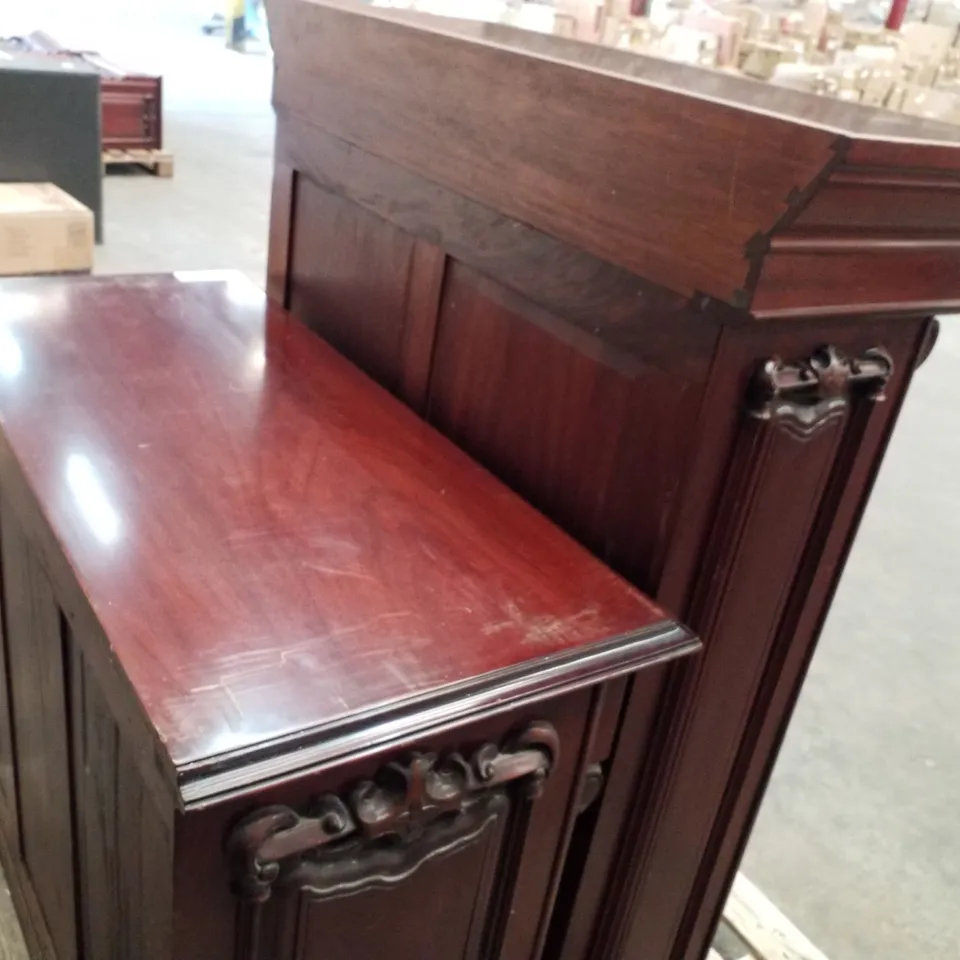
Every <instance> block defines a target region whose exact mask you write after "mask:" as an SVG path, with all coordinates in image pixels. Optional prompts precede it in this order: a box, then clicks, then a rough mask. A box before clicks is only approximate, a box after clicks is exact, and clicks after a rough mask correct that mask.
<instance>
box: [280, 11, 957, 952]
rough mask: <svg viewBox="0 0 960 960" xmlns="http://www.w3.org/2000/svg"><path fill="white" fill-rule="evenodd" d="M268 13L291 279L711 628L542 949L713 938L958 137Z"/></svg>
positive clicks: (672, 77)
mask: <svg viewBox="0 0 960 960" xmlns="http://www.w3.org/2000/svg"><path fill="white" fill-rule="evenodd" d="M267 7H268V14H269V18H270V33H271V40H272V43H273V46H274V51H275V61H276V74H275V85H274V103H275V107H276V112H277V124H278V125H277V145H276V173H275V180H274V195H273V205H272V216H271V246H270V265H269V290H270V294H271V296H272V297H273V298H274V299H275V300H276V301H277V302H279V303H281V304H283V305H286V306H288V307H289V308H290V309H291V310H292V311H293V312H294V313H295V314H296V315H297V316H299V317H301V318H302V319H303V321H304V322H305V323H307V324H308V325H309V326H310V327H311V328H312V329H313V330H315V331H316V332H317V333H318V334H319V335H320V336H321V337H323V338H324V339H326V340H327V341H328V342H329V343H331V344H332V345H333V346H335V347H336V348H337V349H338V350H339V351H341V352H342V353H344V354H345V355H346V356H348V357H349V358H351V359H353V360H354V361H355V362H356V363H357V364H358V365H359V366H360V367H362V368H363V369H364V370H365V371H366V372H367V373H368V374H370V375H371V376H372V377H373V378H375V379H376V380H378V381H379V382H380V383H381V384H383V385H385V386H386V387H387V388H388V389H390V390H391V391H392V392H393V393H394V394H395V395H397V396H398V397H400V398H401V399H403V400H404V401H405V402H406V403H407V404H408V405H409V406H410V407H411V408H412V409H413V410H415V411H416V412H418V413H419V414H420V415H421V416H422V417H423V418H424V419H425V420H427V421H428V422H430V423H431V424H433V425H435V426H436V427H438V428H439V429H440V430H441V431H442V432H443V433H445V434H446V435H447V436H449V437H451V438H452V439H453V440H455V441H456V443H457V444H459V445H460V446H461V447H463V448H464V449H465V450H466V451H468V452H469V453H470V454H472V455H473V456H474V457H476V458H477V459H478V460H479V461H480V462H481V463H483V464H485V465H486V466H487V467H489V468H490V469H491V470H492V471H493V472H494V473H495V474H497V475H498V476H499V477H500V478H502V479H503V480H504V481H506V483H507V484H508V485H509V486H510V487H512V488H513V489H514V490H516V491H518V492H519V493H521V494H522V495H523V496H524V497H525V498H526V499H527V500H529V501H530V502H531V503H532V504H533V505H535V506H536V507H537V508H538V509H540V510H542V511H543V512H544V513H545V514H546V515H547V516H549V517H550V518H551V519H553V520H554V521H555V522H556V523H558V524H559V525H560V526H561V527H563V528H564V529H565V530H567V531H569V532H570V533H571V534H573V535H574V536H575V537H576V538H577V539H578V540H579V541H580V542H581V543H583V544H585V545H586V546H587V547H589V549H590V550H591V551H593V552H594V553H595V554H596V555H597V556H598V557H600V558H602V559H603V560H604V561H605V562H607V563H609V564H610V565H611V566H612V567H613V568H614V569H616V570H617V571H619V572H620V573H621V574H623V575H624V576H625V577H626V578H627V579H628V580H630V581H632V582H633V583H634V584H635V585H637V586H638V587H640V588H641V589H642V590H644V591H646V592H648V593H649V594H650V595H652V596H654V597H656V599H657V600H658V601H659V602H661V603H663V604H664V605H665V606H666V607H667V608H668V609H669V610H671V611H672V612H673V613H674V614H675V615H677V616H678V617H680V618H681V619H682V620H683V621H685V622H687V623H689V624H690V625H691V628H692V629H694V630H696V631H697V633H698V635H699V636H700V637H701V639H702V642H703V644H704V652H703V655H702V656H700V657H697V658H688V659H685V660H679V661H677V662H676V663H674V664H672V665H671V666H670V667H669V668H668V669H667V670H665V671H663V672H662V673H660V674H658V675H652V674H641V675H640V676H639V677H637V678H636V679H635V680H631V681H630V682H629V683H628V684H627V685H626V687H625V688H624V698H623V705H622V712H621V713H620V715H619V720H618V723H617V728H616V733H615V736H614V748H613V753H612V755H611V759H610V761H609V763H608V769H607V773H608V776H607V777H606V778H605V781H604V785H603V789H602V792H601V795H600V797H599V799H598V801H597V802H596V803H595V804H594V806H593V808H592V809H591V811H590V813H589V815H586V816H583V817H581V818H579V819H578V820H577V822H576V824H575V826H574V829H573V833H572V837H571V842H570V851H571V852H570V854H569V855H568V857H567V862H566V866H565V869H564V870H563V872H562V875H561V878H560V881H559V886H558V894H557V897H558V899H557V903H558V907H557V909H555V911H554V916H553V921H552V925H551V928H550V931H549V936H548V939H547V941H546V947H545V949H544V951H543V952H542V953H541V954H540V955H541V956H542V957H544V958H549V960H700V958H702V957H704V956H705V954H706V950H707V947H708V945H709V942H710V938H711V934H712V930H713V928H714V926H715V924H716V922H717V919H718V917H719V915H720V911H721V908H722V905H723V902H724V898H725V894H726V891H727V889H728V887H729V884H730V882H731V881H732V878H733V876H734V873H735V870H736V866H737V862H738V860H739V857H740V855H741V852H742V849H743V846H744V844H745V842H746V838H747V836H748V834H749V829H750V825H751V823H752V820H753V818H754V815H755V813H756V810H757V806H758V804H759V802H760V798H761V796H762V793H763V788H764V785H765V783H766V781H767V778H768V776H769V773H770V770H771V768H772V765H773V762H774V760H775V757H776V753H777V749H778V746H779V744H780V741H781V739H782V737H783V734H784V731H785V728H786V725H787V723H788V721H789V717H790V714H791V711H792V708H793V704H794V702H795V699H796V697H797V695H798V692H799V689H800V686H801V683H802V680H803V677H804V674H805V672H806V669H807V665H808V663H809V661H810V658H811V656H812V654H813V651H814V647H815V644H816V639H817V636H818V634H819V631H820V627H821V624H822V623H823V620H824V617H825V616H826V612H827V610H828V607H829V604H830V600H831V596H832V594H833V591H834V589H835V587H836V584H837V580H838V578H839V576H840V572H841V570H842V568H843V564H844V561H845V559H846V556H847V553H848V551H849V548H850V545H851V542H852V540H853V537H854V535H855V533H856V529H857V524H858V521H859V518H860V516H861V514H862V512H863V510H864V508H865V505H866V502H867V498H868V495H869V491H870V488H871V486H872V483H873V479H874V477H875V475H876V472H877V470H878V468H879V465H880V461H881V459H882V456H883V452H884V449H885V447H886V444H887V441H888V438H889V436H890V432H891V430H892V429H893V426H894V423H895V421H896V418H897V413H898V411H899V409H900V405H901V402H902V400H903V397H904V393H905V391H906V389H907V387H908V385H909V382H910V379H911V377H912V376H913V373H914V371H915V369H916V368H917V366H918V365H919V364H920V363H921V362H922V360H923V358H924V357H925V356H926V354H927V353H928V352H929V350H930V349H931V347H932V345H933V342H934V338H935V335H936V321H935V319H934V314H935V313H936V312H937V311H939V310H948V309H956V308H958V307H960V228H958V223H960V149H958V142H960V129H957V128H955V127H947V126H943V125H940V124H936V123H932V122H927V121H923V120H918V119H917V118H911V117H903V116H899V115H895V114H891V113H886V112H884V111H879V110H872V109H868V108H861V107H857V106H853V105H850V104H844V103H840V102H835V101H830V100H827V99H824V98H814V97H810V96H807V95H805V94H800V93H796V92H792V91H787V90H781V89H777V88H774V87H769V86H766V85H763V84H759V83H757V82H754V81H751V80H746V79H739V78H736V77H731V76H726V75H721V74H718V73H713V72H709V71H705V70H701V69H698V68H693V67H686V66H683V65H679V64H671V63H666V62H662V61H657V60H654V59H651V58H646V57H641V56H637V55H634V54H631V53H627V52H623V51H614V50H607V49H602V48H599V47H592V46H589V45H585V44H580V43H577V42H576V41H572V40H562V39H560V38H555V37H549V36H543V35H539V34H531V33H523V32H521V31H518V30H514V29H512V28H507V27H503V26H498V25H487V24H480V23H468V22H460V21H456V20H446V19H439V18H432V17H428V16H426V15H418V14H415V13H411V12H399V11H390V10H385V9H373V8H369V7H365V6H362V5H360V4H355V3H350V2H328V3H324V2H314V0H268V4H267ZM891 562H892V563H896V562H897V560H896V558H892V559H891ZM654 686H655V689H653V687H654ZM651 744H652V745H653V746H652V748H651Z"/></svg>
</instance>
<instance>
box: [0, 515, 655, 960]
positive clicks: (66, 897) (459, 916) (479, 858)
mask: <svg viewBox="0 0 960 960" xmlns="http://www.w3.org/2000/svg"><path fill="white" fill-rule="evenodd" d="M0 519H2V546H3V550H2V557H3V589H4V594H3V595H4V603H3V626H4V633H3V642H4V651H3V653H4V656H3V658H2V662H3V664H4V666H5V668H6V669H7V670H9V671H10V675H11V678H12V679H11V683H10V685H9V686H10V689H12V691H13V696H12V698H11V700H10V702H9V703H5V704H4V710H3V711H2V713H0V720H2V723H0V751H3V752H4V754H5V756H7V759H6V761H5V767H4V769H5V772H6V776H5V777H4V778H3V780H2V782H0V801H2V807H0V809H2V814H3V822H2V828H3V831H4V838H5V841H6V842H5V844H4V847H5V853H4V859H5V862H4V868H5V870H6V872H7V875H8V878H9V880H10V883H11V888H12V890H13V893H14V898H15V901H16V903H17V908H18V913H19V914H20V916H21V919H22V921H23V924H24V928H25V935H26V937H27V940H28V943H29V944H30V948H31V952H32V955H33V956H35V957H36V958H37V960H81V958H82V960H132V958H137V960H367V958H373V957H376V956H390V958H391V960H424V958H434V957H436V958H443V960H533V958H542V957H545V956H547V954H546V953H545V952H544V945H545V943H546V942H547V936H548V931H549V927H550V922H551V916H552V911H553V908H554V904H555V901H556V898H557V892H558V890H559V889H562V888H561V883H560V881H561V874H562V872H563V868H564V865H565V860H566V857H567V852H568V848H569V847H570V844H571V838H572V837H574V835H575V833H576V829H577V818H578V817H579V816H580V815H581V813H582V812H583V810H584V807H585V804H589V803H591V802H595V801H596V800H597V798H598V796H599V794H600V789H602V788H598V782H599V781H598V777H597V771H598V770H599V768H600V765H601V764H602V763H603V762H604V761H605V760H606V759H607V758H608V755H609V750H610V747H611V733H610V731H611V729H612V727H613V725H615V722H616V716H617V714H618V711H619V708H620V703H621V702H622V694H623V689H624V686H623V683H622V682H621V681H618V680H614V681H611V682H609V683H607V684H599V685H596V686H593V687H588V688H584V689H581V690H577V691H574V692H570V693H565V694H563V695H560V696H554V697H552V698H548V699H545V700H543V701H541V702H539V703H535V704H532V705H530V706H529V707H525V708H522V709H513V710H511V711H509V712H504V713H502V714H499V715H494V716H491V717H487V718H485V719H483V720H479V721H475V722H472V723H469V724H465V725H462V726H454V727H452V728H448V729H443V730H441V731H440V732H433V733H425V734H424V735H422V736H420V737H413V738H410V739H408V740H407V741H404V742H398V743H397V744H396V745H395V746H394V747H392V748H389V749H384V750H379V751H377V752H375V753H371V754H370V755H367V756H360V757H352V758H351V757H347V758H345V759H344V760H343V761H342V762H337V763H333V764H329V765H327V766H326V767H325V768H323V769H321V770H318V771H315V772H308V773H305V774H303V775H302V776H299V777H296V778H294V779H292V780H289V781H287V782H284V783H283V784H280V785H276V786H271V787H268V788H263V787H248V788H243V787H239V788H238V794H239V795H237V796H234V797H233V798H231V799H228V800H223V801H220V802H217V803H215V804H213V805H210V806H206V807H202V808H199V809H186V810H184V809H177V804H176V803H175V802H174V800H173V798H172V797H170V796H169V795H166V796H165V795H163V794H162V792H160V791H158V789H157V787H156V783H155V782H154V780H152V779H151V777H150V776H149V765H150V763H152V762H155V761H152V760H148V759H146V758H144V757H143V756H142V755H141V749H140V748H138V747H137V746H136V741H135V739H134V738H133V736H132V735H131V731H130V720H129V718H126V717H123V716H121V715H120V714H118V713H117V712H116V710H115V709H114V706H112V704H113V703H115V701H114V700H113V698H112V697H111V696H110V695H109V693H108V690H107V689H106V688H104V686H103V684H102V682H101V676H100V674H99V672H98V670H96V669H94V667H93V666H92V664H91V662H90V661H89V660H88V658H87V654H86V652H85V650H86V649H88V646H87V644H88V643H91V642H93V641H91V639H90V638H86V637H84V636H83V634H82V628H81V627H79V626H78V625H77V624H76V623H74V622H72V620H71V619H69V618H68V617H67V616H65V615H64V614H63V613H62V607H61V604H60V602H59V601H58V598H57V593H56V589H55V587H54V585H53V583H52V582H51V579H50V577H49V576H48V574H47V573H46V572H45V567H44V564H43V562H42V559H41V557H40V554H39V552H38V550H37V549H36V547H35V546H34V544H33V543H32V542H31V541H30V538H29V537H28V536H27V534H26V533H25V531H24V529H23V527H22V526H21V524H20V521H19V520H18V518H17V516H16V515H15V514H14V513H13V511H12V510H11V509H10V508H9V506H8V504H7V503H6V502H5V501H3V506H2V510H0ZM84 641H86V643H85V642H84ZM661 671H662V668H661V667H652V668H650V670H649V674H648V675H649V676H650V677H655V676H656V675H657V674H658V673H660V672H661ZM658 688H659V684H658V683H652V684H651V691H652V696H656V693H657V690H658ZM5 690H6V688H5ZM14 773H15V775H14ZM18 804H19V816H18V815H17V808H18Z"/></svg>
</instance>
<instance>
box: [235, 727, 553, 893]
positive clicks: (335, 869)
mask: <svg viewBox="0 0 960 960" xmlns="http://www.w3.org/2000/svg"><path fill="white" fill-rule="evenodd" d="M559 751H560V746H559V741H558V738H557V733H556V731H555V730H554V728H553V727H552V726H551V725H550V724H548V723H534V724H531V725H530V726H528V727H527V728H526V729H525V730H523V731H522V732H521V733H520V734H519V736H517V737H515V738H513V739H511V740H509V741H508V742H507V743H505V744H503V745H500V746H497V745H496V744H492V743H488V744H484V745H483V746H481V747H480V748H479V749H477V750H476V751H474V752H473V753H472V754H471V755H470V756H469V758H467V757H464V756H463V754H461V753H459V752H451V753H448V754H446V755H444V756H442V757H439V756H437V755H436V754H427V753H415V754H413V755H412V756H409V757H407V758H405V759H404V760H402V761H396V762H393V763H388V764H386V765H385V766H384V767H382V768H381V769H380V770H379V771H378V773H377V774H376V775H375V776H374V777H373V778H372V779H370V780H364V781H362V782H361V783H358V784H357V785H355V786H354V787H353V788H352V789H351V790H349V791H347V792H346V793H345V794H344V795H341V796H338V795H336V794H325V795H323V796H321V797H318V798H317V800H316V801H315V802H314V803H313V804H312V805H311V806H310V807H309V808H308V809H307V810H306V811H305V812H303V813H298V812H297V811H295V810H293V809H291V808H289V807H278V806H273V807H265V808H261V809H259V810H256V811H254V812H253V813H251V814H250V815H249V816H247V817H245V818H244V819H243V820H241V821H240V822H239V823H238V824H237V825H236V826H235V827H234V829H233V831H232V832H231V834H230V836H229V837H228V840H227V853H228V856H229V858H230V860H231V866H232V872H233V879H234V889H235V891H236V893H237V895H238V896H239V897H240V898H241V899H242V900H243V901H244V902H246V903H247V904H249V905H251V907H253V908H254V909H258V908H259V905H261V904H263V903H265V902H266V901H267V900H269V898H270V896H271V893H272V891H273V890H274V888H275V887H276V886H277V885H278V884H282V885H293V886H296V887H297V888H300V889H305V890H309V891H310V892H311V894H313V895H315V896H334V895H343V894H344V893H346V892H356V890H358V889H362V888H365V887H370V886H385V885H390V884H393V883H396V882H398V881H399V880H402V879H404V878H405V877H407V876H410V874H411V873H413V872H414V871H415V870H416V869H418V867H419V866H420V865H422V864H423V863H425V862H427V861H428V860H432V859H436V858H437V857H438V856H442V855H446V854H449V853H451V852H453V851H455V850H458V849H462V848H463V847H464V846H466V845H467V844H469V843H472V842H475V841H476V840H477V839H478V838H479V837H480V836H481V835H482V834H483V833H484V831H485V830H486V829H487V827H488V826H489V825H490V824H491V823H492V822H494V821H495V820H496V819H497V818H498V817H500V816H502V815H503V814H504V813H505V812H506V810H507V809H508V808H509V801H508V796H507V793H506V787H507V786H508V785H513V786H514V787H515V789H517V790H518V791H520V793H521V796H522V797H523V798H525V799H527V800H533V799H535V798H536V797H537V796H539V794H540V791H541V790H542V788H543V783H544V781H545V780H546V778H547V776H548V775H549V773H550V771H551V769H552V767H553V766H554V765H555V764H556V762H557V760H558V758H559Z"/></svg>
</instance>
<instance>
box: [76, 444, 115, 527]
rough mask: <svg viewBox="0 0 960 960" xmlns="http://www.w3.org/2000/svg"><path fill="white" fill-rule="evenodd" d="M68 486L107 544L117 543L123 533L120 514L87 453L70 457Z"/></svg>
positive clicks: (84, 515) (85, 518)
mask: <svg viewBox="0 0 960 960" xmlns="http://www.w3.org/2000/svg"><path fill="white" fill-rule="evenodd" d="M67 486H68V487H69V488H70V492H71V493H72V494H73V496H74V499H75V500H76V501H77V506H78V507H79V508H80V513H81V514H82V515H83V519H84V520H86V522H87V526H88V527H90V529H91V530H92V531H93V535H94V536H95V537H96V538H97V539H98V540H99V541H100V542H101V543H103V544H108V545H109V544H111V543H114V542H115V541H116V540H117V538H118V537H119V536H120V515H119V514H118V513H117V511H116V510H114V508H113V504H111V503H110V500H109V498H108V497H107V495H106V493H105V492H104V489H103V485H102V484H101V483H100V478H99V477H98V476H97V471H96V470H94V468H93V464H92V463H91V462H90V460H89V459H88V458H87V457H85V456H83V454H79V453H73V454H71V455H70V456H69V457H67Z"/></svg>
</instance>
